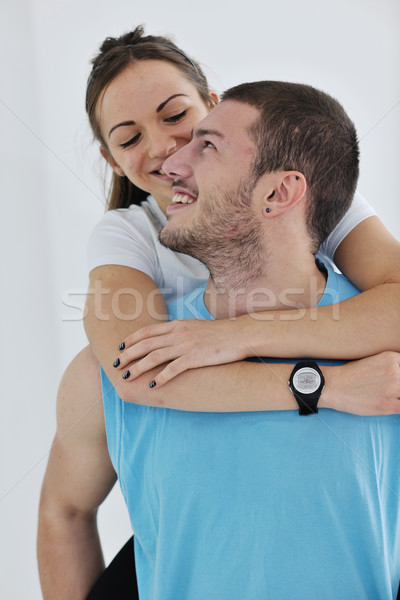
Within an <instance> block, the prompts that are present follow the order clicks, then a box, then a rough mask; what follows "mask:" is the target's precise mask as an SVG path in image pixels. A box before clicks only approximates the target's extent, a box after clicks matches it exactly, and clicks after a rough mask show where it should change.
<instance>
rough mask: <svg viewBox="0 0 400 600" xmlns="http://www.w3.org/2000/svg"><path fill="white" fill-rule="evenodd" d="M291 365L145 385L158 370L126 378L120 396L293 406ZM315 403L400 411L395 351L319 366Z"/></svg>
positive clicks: (213, 407)
mask: <svg viewBox="0 0 400 600" xmlns="http://www.w3.org/2000/svg"><path fill="white" fill-rule="evenodd" d="M292 369H293V364H285V363H279V364H277V363H256V362H248V361H241V362H238V363H231V364H227V365H220V366H216V367H204V368H201V369H194V370H191V371H186V372H184V373H181V374H180V375H178V376H177V377H175V378H174V379H172V380H171V381H169V382H168V383H167V384H165V385H164V386H163V387H161V388H159V389H157V387H156V388H153V389H152V388H150V387H149V381H150V380H151V379H152V378H154V377H155V375H156V374H157V372H158V371H159V370H160V368H157V369H153V370H152V371H149V372H147V373H145V374H143V375H141V376H140V377H138V378H137V379H135V380H134V381H130V382H125V384H124V387H123V388H121V389H124V390H126V394H125V391H124V392H123V395H122V399H123V400H127V401H130V402H135V403H137V404H144V405H148V406H155V407H162V408H172V409H179V410H187V411H200V412H203V411H206V412H246V411H268V410H297V409H298V406H297V403H296V401H295V398H294V396H293V394H292V392H291V391H290V388H289V385H288V381H289V376H290V373H291V371H292ZM321 370H322V372H323V374H324V377H325V382H326V383H325V387H324V389H323V391H322V394H321V398H320V402H319V406H320V407H321V408H331V409H334V410H339V411H343V412H351V413H354V414H359V415H376V414H393V413H398V412H400V354H398V353H394V352H385V353H381V354H379V355H377V356H372V357H368V358H365V359H362V360H359V361H354V362H349V363H347V364H345V365H340V366H321Z"/></svg>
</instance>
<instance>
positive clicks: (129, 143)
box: [121, 133, 140, 148]
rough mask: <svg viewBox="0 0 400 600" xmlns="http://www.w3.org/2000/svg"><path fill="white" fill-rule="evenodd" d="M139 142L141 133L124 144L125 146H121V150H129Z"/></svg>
mask: <svg viewBox="0 0 400 600" xmlns="http://www.w3.org/2000/svg"><path fill="white" fill-rule="evenodd" d="M139 140H140V133H137V134H136V135H134V136H133V138H131V139H130V140H128V141H127V142H124V143H123V144H121V148H128V147H129V146H134V145H135V144H137V143H138V141H139Z"/></svg>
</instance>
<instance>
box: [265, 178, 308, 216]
mask: <svg viewBox="0 0 400 600" xmlns="http://www.w3.org/2000/svg"><path fill="white" fill-rule="evenodd" d="M270 175H272V176H271V177H270V178H268V179H267V182H268V185H267V188H268V189H267V191H266V192H265V193H264V196H263V201H262V212H263V215H265V216H266V217H268V218H273V217H276V216H277V215H281V214H282V213H284V212H286V211H287V210H289V209H290V208H293V207H294V206H295V205H296V204H297V203H298V202H300V201H301V200H302V199H303V198H304V196H305V194H306V191H307V182H306V179H305V177H304V175H303V174H302V173H300V172H299V171H279V172H277V173H272V174H270Z"/></svg>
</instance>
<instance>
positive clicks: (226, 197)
mask: <svg viewBox="0 0 400 600" xmlns="http://www.w3.org/2000/svg"><path fill="white" fill-rule="evenodd" d="M251 192H252V187H251V184H250V182H249V181H247V180H246V181H245V182H242V183H241V184H240V185H239V187H238V188H237V189H235V190H230V191H229V192H225V193H221V192H220V191H218V190H215V191H214V192H212V193H210V194H209V196H208V197H207V198H203V199H202V200H200V201H201V202H203V203H204V204H203V206H202V212H201V213H200V214H199V215H198V216H197V218H193V220H192V222H191V223H189V224H188V225H183V226H181V227H179V226H177V227H176V228H174V227H172V226H171V227H170V226H168V225H167V226H166V227H165V228H164V229H163V230H162V231H161V232H160V235H159V239H160V242H161V243H162V244H163V245H164V246H166V247H167V248H170V249H171V250H174V251H175V252H181V253H183V254H188V255H189V256H192V257H193V258H197V259H198V260H200V261H201V262H202V263H204V264H205V265H206V267H207V268H208V270H209V271H210V275H211V278H212V280H213V281H214V283H215V284H216V286H217V287H220V286H224V287H225V288H228V289H230V290H234V289H239V288H240V289H244V288H246V287H247V286H248V285H249V284H250V283H251V282H254V281H257V280H259V279H260V277H262V275H263V273H264V272H265V270H266V263H267V252H266V246H265V242H264V236H263V232H262V228H261V223H260V222H259V221H258V220H257V219H256V217H255V215H254V214H253V212H252V210H251V207H250V200H249V199H251Z"/></svg>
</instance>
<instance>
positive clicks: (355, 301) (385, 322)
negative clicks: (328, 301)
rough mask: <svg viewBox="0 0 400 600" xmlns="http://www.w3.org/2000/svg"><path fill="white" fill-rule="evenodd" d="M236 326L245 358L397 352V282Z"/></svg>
mask: <svg viewBox="0 0 400 600" xmlns="http://www.w3.org/2000/svg"><path fill="white" fill-rule="evenodd" d="M235 327H237V338H238V340H239V338H240V335H241V336H242V337H241V339H242V340H243V339H246V342H242V346H243V352H245V355H246V356H251V355H252V354H251V353H254V355H258V356H275V357H283V358H290V357H296V358H301V357H317V358H328V359H343V360H347V359H356V358H362V357H364V356H370V355H372V354H377V353H379V352H383V351H384V350H393V351H397V352H398V351H400V284H399V283H388V284H384V285H380V286H378V287H376V288H374V289H371V290H367V291H365V292H363V293H362V294H358V295H357V296H353V297H352V298H349V299H348V300H345V301H344V302H340V303H338V304H332V305H330V306H323V307H320V308H311V309H306V310H299V311H297V310H289V311H273V312H270V313H256V314H251V315H245V316H243V317H240V319H238V322H237V324H236V326H235ZM239 328H240V329H241V334H240V335H239ZM246 348H247V351H246Z"/></svg>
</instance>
